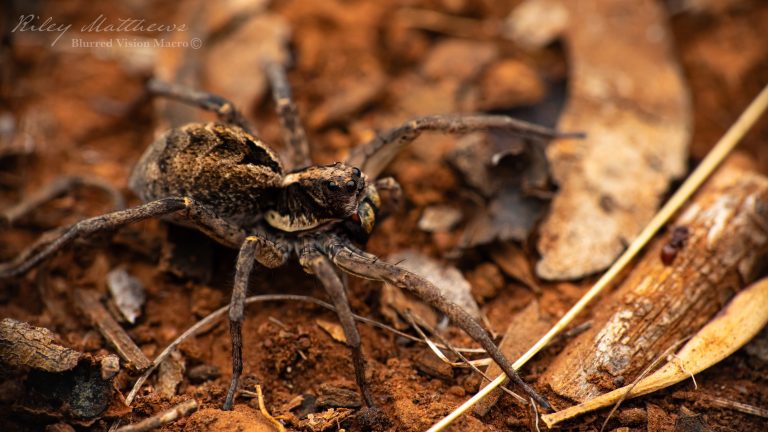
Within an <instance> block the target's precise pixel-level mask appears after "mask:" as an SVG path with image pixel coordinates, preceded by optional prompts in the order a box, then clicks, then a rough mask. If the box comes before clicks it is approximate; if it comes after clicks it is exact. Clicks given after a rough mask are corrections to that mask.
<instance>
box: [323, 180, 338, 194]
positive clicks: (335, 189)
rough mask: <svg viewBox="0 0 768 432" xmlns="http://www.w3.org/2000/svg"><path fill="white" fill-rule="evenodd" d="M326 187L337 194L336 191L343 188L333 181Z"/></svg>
mask: <svg viewBox="0 0 768 432" xmlns="http://www.w3.org/2000/svg"><path fill="white" fill-rule="evenodd" d="M325 186H326V187H327V188H328V190H329V191H331V192H336V191H338V190H339V189H341V188H340V187H339V185H337V184H336V182H335V181H333V180H331V181H329V182H328V183H326V184H325Z"/></svg>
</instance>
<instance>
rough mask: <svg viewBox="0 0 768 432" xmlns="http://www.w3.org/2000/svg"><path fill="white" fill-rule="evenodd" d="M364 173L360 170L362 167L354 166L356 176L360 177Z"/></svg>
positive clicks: (353, 170) (353, 171) (353, 172)
mask: <svg viewBox="0 0 768 432" xmlns="http://www.w3.org/2000/svg"><path fill="white" fill-rule="evenodd" d="M362 174H363V173H361V172H360V168H352V175H353V176H355V177H358V178H359V177H360V176H361V175H362Z"/></svg>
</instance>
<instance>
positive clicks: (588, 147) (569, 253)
mask: <svg viewBox="0 0 768 432" xmlns="http://www.w3.org/2000/svg"><path fill="white" fill-rule="evenodd" d="M559 7H561V8H564V9H565V11H566V16H567V17H568V24H567V25H566V26H565V28H564V29H563V38H564V40H565V44H566V47H567V51H568V57H569V61H570V68H571V69H572V73H571V76H570V81H569V86H570V91H569V93H570V94H569V98H568V104H567V107H566V109H565V112H564V113H563V114H562V116H561V118H560V121H559V127H561V128H565V129H567V130H580V131H585V132H587V133H588V138H587V139H586V140H583V141H560V142H556V143H553V144H552V145H551V146H550V147H549V148H548V149H547V155H548V158H549V161H550V163H551V166H552V175H553V177H554V179H555V182H556V183H557V184H558V185H559V186H560V190H559V192H558V193H557V195H556V196H555V198H554V200H553V202H552V209H551V211H550V213H549V214H548V215H547V217H546V219H545V221H544V223H543V224H542V226H541V233H540V235H541V237H540V239H539V241H538V249H539V251H540V253H541V255H542V258H541V260H540V261H539V262H538V263H537V265H536V273H537V274H538V275H539V276H540V277H543V278H546V279H575V278H580V277H583V276H586V275H589V274H592V273H595V272H598V271H600V270H603V269H605V268H607V267H608V266H609V265H610V264H611V263H612V262H613V260H614V259H616V257H617V256H618V255H619V254H620V253H621V251H622V250H623V249H624V248H625V245H626V244H627V243H629V242H630V241H631V240H632V239H633V238H634V237H635V236H636V235H637V233H638V232H640V230H641V229H642V227H643V226H644V225H645V224H646V223H647V222H648V221H649V220H650V219H651V217H652V216H653V214H654V213H655V211H656V209H657V207H658V205H659V203H660V202H661V199H662V197H663V195H664V193H665V192H666V190H667V188H668V187H669V184H670V182H671V181H672V180H674V179H676V178H678V177H680V176H682V175H683V174H684V172H685V161H686V154H687V153H686V151H687V145H688V142H689V140H690V137H691V126H690V123H691V111H690V110H691V107H690V102H689V95H688V92H687V90H686V87H685V84H684V81H683V76H682V74H681V70H680V67H679V65H678V63H677V60H676V58H675V56H674V55H673V51H672V41H671V39H670V31H669V28H668V25H667V23H666V17H665V14H664V11H663V10H662V6H661V4H658V3H655V2H641V3H637V2H635V1H618V2H616V1H603V0H587V1H578V2H571V1H564V2H562V6H559ZM630 10H631V12H630ZM539 11H540V10H539ZM556 16H557V17H558V19H559V15H556ZM537 17H538V18H540V19H543V20H545V21H546V20H548V19H550V17H549V16H545V15H537ZM515 18H516V19H518V20H520V21H519V22H517V23H512V25H513V26H516V27H515V28H516V30H515V32H516V33H515V34H523V33H525V32H526V30H527V29H528V27H524V22H529V23H535V25H536V26H540V25H541V24H540V21H539V20H531V21H526V20H525V17H521V16H519V15H518V16H515ZM593 21H595V22H599V23H600V25H580V24H579V23H584V22H593ZM596 46H599V47H600V49H595V47H596ZM650 77H652V78H650ZM585 251H588V253H584V252H585Z"/></svg>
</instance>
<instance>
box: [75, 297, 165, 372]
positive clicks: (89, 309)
mask: <svg viewBox="0 0 768 432" xmlns="http://www.w3.org/2000/svg"><path fill="white" fill-rule="evenodd" d="M74 301H75V304H76V305H77V306H78V308H79V309H80V310H81V311H82V313H83V314H84V315H85V316H87V317H88V319H89V320H90V322H91V324H93V325H95V326H96V328H97V329H98V330H99V332H100V333H101V335H102V336H104V339H106V340H107V342H109V343H110V344H111V345H112V346H113V347H115V349H116V350H117V353H118V354H119V355H120V357H122V358H123V360H125V361H126V363H127V364H126V366H127V367H128V368H129V369H132V370H134V371H143V370H145V369H147V368H148V367H149V366H150V365H151V364H152V362H150V361H149V359H148V358H147V356H145V355H144V353H143V352H142V351H141V349H139V347H138V346H136V343H134V342H133V340H132V339H131V337H130V336H128V334H127V333H126V332H125V330H123V328H122V327H120V324H118V323H117V321H115V319H114V318H113V317H112V315H110V314H109V312H108V311H107V309H106V308H105V307H104V305H102V304H101V301H100V300H99V294H98V293H97V292H95V291H89V290H83V289H78V290H75V293H74Z"/></svg>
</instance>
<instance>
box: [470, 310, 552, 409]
mask: <svg viewBox="0 0 768 432" xmlns="http://www.w3.org/2000/svg"><path fill="white" fill-rule="evenodd" d="M549 327H550V323H549V322H547V321H546V320H544V319H543V318H542V317H541V313H540V311H539V302H537V301H535V300H534V301H532V302H531V303H529V304H528V306H527V307H526V308H525V309H523V310H522V311H520V312H519V313H518V314H517V315H515V316H514V317H513V318H512V322H510V323H509V326H508V327H507V332H506V334H504V338H503V339H502V340H501V344H500V345H499V349H500V350H501V352H502V353H504V357H506V358H508V359H516V358H518V357H520V356H521V355H523V354H524V353H525V352H526V351H527V350H528V348H530V347H531V346H532V345H533V344H534V343H536V341H537V340H538V339H539V338H540V337H541V336H543V335H544V333H546V332H547V330H549ZM501 373H502V372H501V369H499V366H498V365H497V364H496V363H491V365H490V366H488V369H487V370H486V371H485V374H486V375H488V376H489V377H496V376H499V375H500V374H501ZM505 382H509V380H506V381H505ZM512 390H513V391H514V389H512ZM501 392H502V390H501V389H499V388H497V389H496V390H494V391H492V392H491V394H489V395H488V396H486V397H485V398H484V399H483V400H481V401H480V402H478V403H477V404H476V405H475V407H474V408H473V410H474V412H475V414H477V415H479V416H481V417H482V416H484V415H486V414H487V413H488V411H490V410H491V408H493V406H494V405H496V402H497V401H498V400H499V397H500V396H501Z"/></svg>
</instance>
